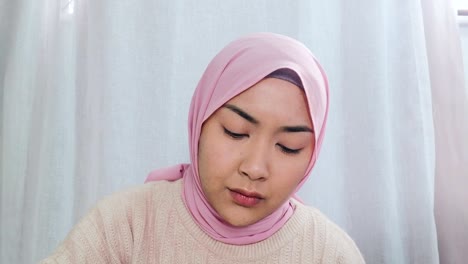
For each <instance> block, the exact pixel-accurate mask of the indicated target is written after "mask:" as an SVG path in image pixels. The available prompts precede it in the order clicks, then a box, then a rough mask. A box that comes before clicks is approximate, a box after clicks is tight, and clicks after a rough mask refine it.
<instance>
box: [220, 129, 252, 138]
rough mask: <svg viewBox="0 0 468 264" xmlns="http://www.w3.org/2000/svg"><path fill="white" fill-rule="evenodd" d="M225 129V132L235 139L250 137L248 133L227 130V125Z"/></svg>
mask: <svg viewBox="0 0 468 264" xmlns="http://www.w3.org/2000/svg"><path fill="white" fill-rule="evenodd" d="M223 129H224V133H225V134H226V135H228V136H230V137H231V138H233V139H242V138H244V137H248V136H249V135H247V134H237V133H234V132H232V131H229V130H227V129H226V128H225V127H223Z"/></svg>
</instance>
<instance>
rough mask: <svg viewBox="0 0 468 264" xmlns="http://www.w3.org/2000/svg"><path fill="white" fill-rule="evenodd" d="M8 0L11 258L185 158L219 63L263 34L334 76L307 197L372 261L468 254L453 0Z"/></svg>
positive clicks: (5, 196) (3, 70)
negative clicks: (191, 118) (198, 89)
mask: <svg viewBox="0 0 468 264" xmlns="http://www.w3.org/2000/svg"><path fill="white" fill-rule="evenodd" d="M2 1H3V0H0V21H1V22H2V23H1V24H0V34H1V35H0V40H1V41H0V88H1V91H0V100H1V101H0V102H1V105H0V111H1V113H0V136H1V138H0V144H1V145H0V150H1V152H0V184H1V188H0V190H1V193H0V198H1V201H0V216H1V219H0V233H1V234H2V235H1V237H0V262H1V263H34V262H37V261H38V260H39V259H41V258H43V257H45V256H46V255H47V254H49V253H51V251H52V250H53V249H54V248H55V247H56V246H57V245H58V243H59V242H60V241H61V240H63V239H64V237H65V236H66V234H67V233H68V231H69V230H70V229H71V228H72V226H73V225H74V224H75V223H76V222H77V221H78V220H79V219H80V218H81V217H82V216H83V215H84V214H85V213H86V212H87V211H88V210H89V209H90V208H91V207H92V206H93V204H95V203H96V202H97V201H98V200H99V199H101V198H102V197H104V196H105V195H108V194H110V193H112V192H115V191H118V190H122V189H124V188H127V187H128V186H131V185H136V184H141V183H142V182H143V181H144V179H145V177H146V175H147V173H148V172H149V171H151V170H152V169H155V168H158V167H162V166H168V165H172V164H175V163H180V162H187V161H188V157H189V156H188V146H187V125H186V123H187V122H186V120H187V113H188V108H189V104H190V99H191V95H192V92H193V90H194V89H195V86H196V84H197V82H198V79H199V78H200V76H201V74H202V72H203V71H204V68H205V66H206V65H207V63H208V62H209V61H210V59H211V58H212V57H213V56H214V55H215V54H216V53H217V52H218V51H219V50H220V49H221V48H222V47H223V46H224V45H226V44H227V43H228V42H229V41H231V40H233V39H235V38H237V37H239V36H241V35H243V34H247V33H250V32H258V31H272V32H276V33H281V34H285V35H289V36H291V37H294V38H297V39H299V40H300V41H302V42H304V43H305V44H306V45H307V46H308V47H309V48H310V49H311V50H312V51H313V52H314V54H315V55H316V57H317V58H318V59H319V60H320V61H321V63H322V65H323V66H324V67H325V69H326V71H327V73H328V75H329V79H330V87H331V91H330V92H331V108H330V117H329V118H330V119H329V122H328V128H327V136H326V137H325V142H324V145H323V148H322V152H321V156H320V157H319V160H318V163H317V165H316V168H315V169H314V170H313V172H312V175H311V177H310V180H309V181H308V182H307V183H306V184H305V185H304V187H303V189H302V190H301V191H300V196H301V197H302V198H303V200H304V201H305V202H306V203H307V204H309V205H312V206H315V207H318V208H319V209H320V210H322V211H323V212H324V213H325V214H326V215H328V216H329V217H330V218H331V219H332V220H333V221H335V222H336V223H338V224H339V225H340V226H341V227H343V228H344V229H345V230H346V231H347V232H348V233H349V234H350V235H351V237H353V239H354V240H355V241H356V243H357V245H358V246H359V248H360V249H361V251H362V252H363V255H364V257H365V259H366V261H367V262H368V263H439V258H440V263H462V262H460V261H461V260H463V259H466V258H467V256H466V250H462V248H467V246H466V239H467V237H468V235H467V234H466V232H467V231H466V230H468V227H467V226H466V225H467V223H468V220H467V212H466V206H464V204H463V202H465V204H466V201H468V199H467V191H466V188H465V190H463V187H466V186H467V182H466V181H467V178H466V175H468V173H467V171H466V168H464V167H463V166H462V165H463V164H468V160H467V155H468V153H467V151H466V149H467V148H468V146H467V143H466V142H467V141H466V140H467V139H466V136H465V138H464V137H463V136H464V135H468V131H467V119H466V117H467V116H468V115H467V112H466V111H467V102H466V93H465V94H463V92H462V91H463V83H462V80H463V68H462V65H461V64H460V61H461V49H460V44H459V37H458V33H457V32H456V24H455V23H454V20H453V14H454V12H452V11H453V10H451V9H450V6H449V5H448V4H446V1H442V0H430V1H429V0H428V1H417V0H409V1H392V0H381V1H371V0H357V1H345V0H331V1H321V2H312V1H305V0H304V1H294V2H291V3H288V5H285V4H284V1H279V0H274V1H268V0H261V1H246V0H242V1H222V2H221V1H215V0H204V1H197V2H193V1H182V0H175V1H146V0H137V1H132V2H130V1H110V0H103V1H88V0H74V1H70V0H18V1H8V0H5V1H3V2H2ZM69 4H73V5H72V7H73V8H71V7H70V6H69ZM440 10H444V11H443V12H440ZM442 36H443V37H442ZM441 39H443V40H444V41H443V42H442V41H441ZM446 41H447V42H446ZM447 45H450V48H447ZM457 56H458V57H457ZM449 91H450V92H449ZM462 230H465V231H462ZM463 232H465V233H463ZM463 254H465V255H463Z"/></svg>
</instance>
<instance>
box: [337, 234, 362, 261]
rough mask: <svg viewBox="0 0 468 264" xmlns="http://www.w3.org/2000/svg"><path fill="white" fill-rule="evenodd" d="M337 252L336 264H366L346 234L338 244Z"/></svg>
mask: <svg viewBox="0 0 468 264" xmlns="http://www.w3.org/2000/svg"><path fill="white" fill-rule="evenodd" d="M338 252H339V253H338V261H337V262H338V263H339V264H365V263H366V262H365V261H364V258H363V256H362V254H361V252H360V251H359V249H358V247H357V246H356V244H355V243H354V241H353V240H352V239H351V238H350V237H349V236H348V235H346V234H345V235H344V236H343V238H342V240H341V243H339V246H338Z"/></svg>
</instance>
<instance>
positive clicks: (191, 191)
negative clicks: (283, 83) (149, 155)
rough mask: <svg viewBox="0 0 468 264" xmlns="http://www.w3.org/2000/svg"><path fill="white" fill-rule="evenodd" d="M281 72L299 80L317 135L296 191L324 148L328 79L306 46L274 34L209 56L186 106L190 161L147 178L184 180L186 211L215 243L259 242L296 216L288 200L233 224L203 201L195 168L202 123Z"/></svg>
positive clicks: (244, 40) (252, 37) (246, 38)
mask: <svg viewBox="0 0 468 264" xmlns="http://www.w3.org/2000/svg"><path fill="white" fill-rule="evenodd" d="M280 69H287V71H292V72H293V73H295V76H297V77H299V79H300V82H301V84H302V87H301V88H302V89H303V91H304V93H305V96H306V98H307V106H308V108H309V115H310V118H311V120H312V124H313V127H314V131H315V133H314V137H315V150H314V153H313V154H312V157H311V159H310V162H309V166H308V168H307V170H306V173H305V175H304V178H303V179H302V181H301V182H300V183H299V185H298V186H297V188H296V190H295V192H297V191H298V190H299V189H300V187H301V186H302V185H303V184H304V182H305V181H306V180H307V178H308V175H309V174H310V171H311V170H312V168H313V166H314V164H315V161H316V159H317V156H318V154H319V151H320V147H321V145H322V141H323V137H324V130H325V125H326V119H327V114H328V102H329V99H328V80H327V77H326V75H325V72H324V71H323V69H322V67H321V66H320V64H319V63H318V61H317V60H316V59H315V57H314V56H313V54H312V53H311V52H310V51H309V49H308V48H307V47H306V46H304V45H303V44H302V43H300V42H298V41H297V40H294V39H292V38H289V37H286V36H283V35H278V34H273V33H256V34H251V35H248V36H244V37H241V38H239V39H237V40H235V41H233V42H231V43H230V44H228V45H227V46H226V47H225V48H224V49H222V50H221V51H220V52H219V53H218V54H217V55H216V56H215V57H214V58H213V60H212V61H211V62H210V64H209V65H208V67H207V68H206V70H205V72H204V73H203V76H202V77H201V79H200V82H199V83H198V85H197V88H196V90H195V92H194V94H193V97H192V102H191V105H190V112H189V116H188V129H189V147H190V162H191V163H190V164H179V165H176V166H173V167H169V168H165V169H160V170H155V171H153V172H151V173H150V174H149V176H148V178H147V179H146V182H148V181H157V180H169V181H174V180H177V179H180V178H183V193H182V197H183V200H184V203H185V205H186V207H187V209H188V210H189V211H190V213H191V215H192V216H193V219H194V221H195V222H196V223H197V224H198V226H199V227H200V228H201V229H203V230H204V231H205V233H207V234H208V235H209V236H211V237H212V238H213V239H215V240H218V241H221V242H224V243H227V244H234V245H246V244H252V243H256V242H259V241H261V240H264V239H266V238H268V237H270V236H271V235H273V234H274V233H275V232H276V231H278V230H279V229H280V228H281V227H282V226H283V225H284V224H285V223H286V222H287V220H288V219H289V218H290V217H291V215H292V214H293V212H294V205H293V204H292V203H291V202H290V201H288V202H286V203H284V204H283V205H282V206H280V207H279V208H278V209H277V210H276V211H275V212H273V213H272V214H271V215H269V216H267V217H266V218H264V219H262V220H260V221H259V222H257V223H254V224H252V225H249V226H246V227H234V226H231V225H229V224H228V223H226V222H225V221H224V220H223V219H222V218H221V217H220V216H219V215H218V214H217V213H216V211H215V210H214V209H213V208H212V207H211V206H210V204H209V203H208V202H207V200H206V198H205V196H204V194H203V190H202V187H201V184H200V176H199V175H198V165H197V164H198V140H199V138H200V133H201V129H202V125H203V122H204V121H205V120H207V119H208V118H209V117H210V116H211V115H212V114H213V113H214V112H215V111H216V110H217V109H218V108H220V107H221V106H223V105H224V104H225V103H226V102H227V101H229V100H230V99H232V98H233V97H235V96H236V95H238V94H240V93H242V92H243V91H245V90H247V89H248V88H250V87H251V86H253V85H255V84H256V83H257V82H259V81H261V80H262V79H264V78H265V77H267V76H268V75H270V74H271V73H273V72H275V71H277V70H280ZM286 75H287V74H286ZM273 77H277V76H273ZM286 78H287V77H286Z"/></svg>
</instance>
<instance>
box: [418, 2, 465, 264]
mask: <svg viewBox="0 0 468 264" xmlns="http://www.w3.org/2000/svg"><path fill="white" fill-rule="evenodd" d="M421 3H422V9H423V14H424V26H425V27H424V28H425V36H426V47H427V57H428V62H429V73H430V77H431V78H430V80H431V91H432V103H433V109H432V111H433V116H434V131H435V149H436V163H435V208H434V215H435V219H436V223H437V236H438V242H439V243H438V248H439V254H440V262H441V263H464V262H466V260H467V259H468V251H467V249H468V188H467V187H468V167H467V164H468V137H467V135H468V93H467V90H466V89H465V77H464V75H463V74H464V70H463V55H462V48H461V40H460V36H459V32H458V27H457V22H456V16H455V11H454V10H453V9H452V8H451V6H450V1H443V0H439V1H421ZM440 39H443V40H444V41H440Z"/></svg>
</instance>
